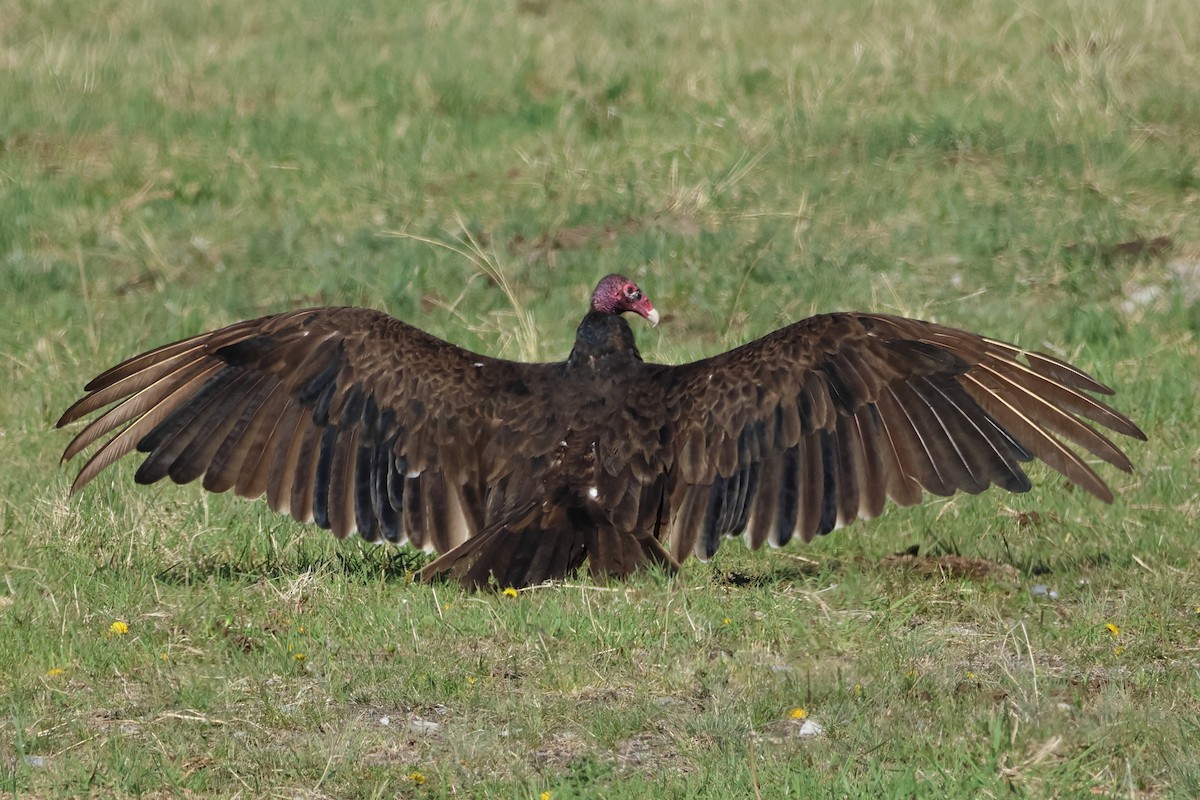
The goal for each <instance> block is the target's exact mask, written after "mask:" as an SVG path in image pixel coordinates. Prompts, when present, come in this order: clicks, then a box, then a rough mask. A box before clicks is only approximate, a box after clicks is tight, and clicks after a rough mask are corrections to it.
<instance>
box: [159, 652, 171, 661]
mask: <svg viewBox="0 0 1200 800" xmlns="http://www.w3.org/2000/svg"><path fill="white" fill-rule="evenodd" d="M170 659H171V657H170V656H169V655H167V654H166V653H159V654H158V660H159V661H169V660H170Z"/></svg>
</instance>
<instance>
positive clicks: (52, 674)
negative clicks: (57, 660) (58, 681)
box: [46, 667, 66, 678]
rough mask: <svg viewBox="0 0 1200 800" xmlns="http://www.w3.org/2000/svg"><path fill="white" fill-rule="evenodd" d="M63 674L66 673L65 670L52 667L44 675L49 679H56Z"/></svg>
mask: <svg viewBox="0 0 1200 800" xmlns="http://www.w3.org/2000/svg"><path fill="white" fill-rule="evenodd" d="M64 672H66V670H65V669H61V668H59V667H53V668H51V669H48V670H46V675H48V676H49V677H51V678H57V677H58V676H59V675H62V674H63V673H64Z"/></svg>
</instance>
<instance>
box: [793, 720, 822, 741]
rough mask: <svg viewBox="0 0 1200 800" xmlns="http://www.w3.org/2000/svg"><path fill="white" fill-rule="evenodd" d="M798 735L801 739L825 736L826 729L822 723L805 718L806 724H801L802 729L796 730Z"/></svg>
mask: <svg viewBox="0 0 1200 800" xmlns="http://www.w3.org/2000/svg"><path fill="white" fill-rule="evenodd" d="M796 735H797V736H799V737H800V738H801V739H812V738H815V737H817V736H824V735H825V729H824V728H822V727H821V725H820V723H817V722H814V721H813V720H811V719H806V720H804V724H803V725H801V726H800V730H798V731H796Z"/></svg>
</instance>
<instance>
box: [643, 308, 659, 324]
mask: <svg viewBox="0 0 1200 800" xmlns="http://www.w3.org/2000/svg"><path fill="white" fill-rule="evenodd" d="M646 319H647V320H648V321H649V322H650V325H651V327H653V326H655V325H657V324H658V309H657V308H652V309H650V313H649V314H647V315H646Z"/></svg>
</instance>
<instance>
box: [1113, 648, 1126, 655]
mask: <svg viewBox="0 0 1200 800" xmlns="http://www.w3.org/2000/svg"><path fill="white" fill-rule="evenodd" d="M1124 652H1125V648H1124V647H1121V646H1120V645H1118V646H1117V647H1114V648H1113V655H1114V656H1119V655H1121V654H1122V653H1124Z"/></svg>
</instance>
